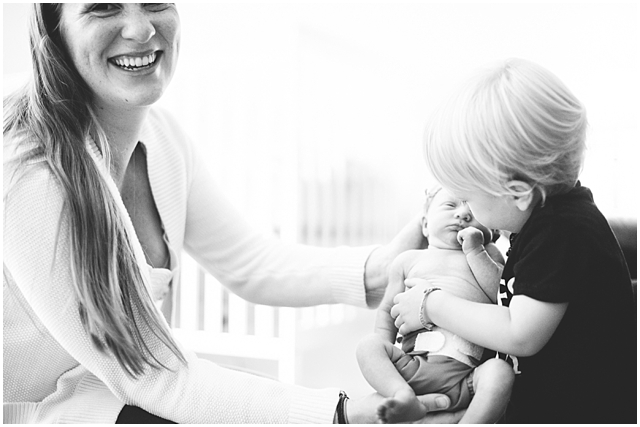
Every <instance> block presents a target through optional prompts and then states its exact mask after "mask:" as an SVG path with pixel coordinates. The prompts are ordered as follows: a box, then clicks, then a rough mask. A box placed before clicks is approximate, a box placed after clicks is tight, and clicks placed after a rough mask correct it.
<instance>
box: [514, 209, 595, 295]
mask: <svg viewBox="0 0 640 427" xmlns="http://www.w3.org/2000/svg"><path fill="white" fill-rule="evenodd" d="M537 228H538V230H537V232H536V234H535V235H533V236H532V238H531V239H529V240H528V241H527V243H526V244H525V245H524V246H523V247H522V248H521V251H520V254H521V256H520V257H519V260H518V261H517V263H516V264H515V265H514V267H513V268H514V275H515V277H516V280H515V283H514V286H513V290H514V295H526V296H529V297H531V298H534V299H537V300H539V301H545V302H553V303H560V302H569V301H570V300H571V299H572V298H573V297H574V295H575V293H576V292H579V290H580V284H581V283H586V279H587V276H588V271H589V265H590V264H591V263H593V262H594V260H593V259H592V256H593V255H592V254H591V253H590V252H591V251H590V249H589V248H591V247H592V244H591V243H589V235H588V232H586V231H583V230H580V229H579V228H577V227H574V226H572V225H567V224H563V223H561V222H557V223H552V224H545V225H544V226H539V227H537Z"/></svg>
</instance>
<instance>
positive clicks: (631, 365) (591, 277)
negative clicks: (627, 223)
mask: <svg viewBox="0 0 640 427" xmlns="http://www.w3.org/2000/svg"><path fill="white" fill-rule="evenodd" d="M514 295H526V296H528V297H531V298H534V299H536V300H539V301H545V302H551V303H563V302H568V303H569V305H568V308H567V311H566V313H565V315H564V317H563V318H562V321H561V322H560V324H559V325H558V328H557V329H556V331H555V333H554V334H553V336H552V337H551V339H550V340H549V342H548V343H547V344H546V345H545V346H544V348H543V349H542V350H540V351H539V352H538V353H537V354H535V355H533V356H531V357H517V358H512V357H510V356H505V355H500V357H502V358H505V359H507V360H508V361H509V362H510V363H511V364H512V365H514V367H515V369H516V370H517V371H519V372H520V373H519V374H517V375H516V383H515V386H514V390H513V393H512V396H511V401H510V403H509V407H508V409H507V415H506V421H507V422H509V423H616V422H625V423H635V422H636V411H637V403H636V398H637V380H636V372H637V362H636V343H637V336H636V305H635V300H634V297H633V292H632V288H631V279H630V277H629V272H628V269H627V266H626V263H625V261H624V257H623V255H622V251H621V250H620V247H619V245H618V242H617V240H616V238H615V237H614V235H613V232H612V231H611V228H610V227H609V224H608V223H607V221H606V220H605V218H604V217H603V215H602V214H601V213H600V211H599V210H598V208H597V207H596V205H595V203H594V202H593V196H592V195H591V191H590V190H589V189H587V188H586V187H581V186H580V184H579V183H578V185H577V186H576V187H575V188H574V189H572V190H571V191H570V192H569V193H567V194H563V195H558V196H553V197H549V198H548V199H547V201H546V203H545V205H544V207H540V206H538V207H536V208H535V209H534V211H533V213H532V214H531V217H530V218H529V220H528V221H527V223H526V224H525V225H524V227H523V228H522V230H520V233H518V234H517V235H515V236H512V239H511V248H510V251H509V253H508V259H507V263H506V265H505V269H504V272H503V275H502V280H501V285H500V291H499V296H498V300H499V302H498V303H499V304H501V305H504V306H508V305H509V302H510V300H511V298H512V297H513V296H514ZM494 355H495V353H494Z"/></svg>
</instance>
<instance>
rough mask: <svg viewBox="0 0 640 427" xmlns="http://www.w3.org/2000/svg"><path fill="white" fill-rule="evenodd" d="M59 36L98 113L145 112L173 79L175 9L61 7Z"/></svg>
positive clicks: (176, 29) (142, 5)
mask: <svg viewBox="0 0 640 427" xmlns="http://www.w3.org/2000/svg"><path fill="white" fill-rule="evenodd" d="M60 33H61V36H62V39H63V42H64V44H65V46H66V48H67V50H68V52H69V56H70V58H71V60H72V62H73V65H74V66H75V67H76V69H77V71H78V73H79V74H80V76H81V77H82V78H83V80H84V82H85V83H86V84H87V86H88V88H89V90H90V91H91V92H92V95H93V101H94V102H95V104H96V105H98V106H100V108H117V109H120V110H121V109H122V108H123V107H126V108H129V107H134V108H135V107H147V106H149V105H151V104H153V103H154V102H156V101H157V100H158V99H159V98H160V97H161V96H162V94H163V93H164V91H165V89H166V87H167V85H168V84H169V82H170V80H171V78H172V76H173V72H174V70H175V66H176V62H177V59H178V51H179V45H180V19H179V16H178V13H177V10H176V8H175V5H171V4H151V3H118V4H108V5H107V4H104V5H102V4H101V5H100V6H95V5H94V4H70V3H65V4H64V5H63V6H62V9H61V16H60Z"/></svg>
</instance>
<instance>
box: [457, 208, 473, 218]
mask: <svg viewBox="0 0 640 427" xmlns="http://www.w3.org/2000/svg"><path fill="white" fill-rule="evenodd" d="M456 218H459V219H461V220H463V221H467V222H469V221H471V219H472V218H473V217H472V216H471V210H470V209H469V207H468V206H467V205H464V206H460V207H459V208H458V210H457V211H456Z"/></svg>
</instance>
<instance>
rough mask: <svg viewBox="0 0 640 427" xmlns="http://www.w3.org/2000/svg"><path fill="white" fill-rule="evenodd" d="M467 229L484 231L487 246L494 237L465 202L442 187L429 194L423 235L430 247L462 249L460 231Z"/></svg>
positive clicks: (424, 214) (423, 217)
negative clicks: (459, 240) (459, 237)
mask: <svg viewBox="0 0 640 427" xmlns="http://www.w3.org/2000/svg"><path fill="white" fill-rule="evenodd" d="M467 227H475V228H477V229H479V230H480V231H482V234H484V244H485V245H486V244H488V243H489V242H490V241H491V239H492V237H493V234H492V233H491V230H489V229H488V228H487V227H485V226H484V225H482V224H481V223H480V222H478V221H477V220H476V219H475V218H474V216H473V214H472V213H471V209H469V206H468V205H467V204H466V203H465V202H464V201H462V200H460V199H457V198H456V197H455V196H454V195H453V194H451V193H450V192H449V191H447V190H445V189H443V188H442V187H440V186H436V187H434V188H432V189H431V190H429V191H428V192H427V199H426V201H425V204H424V212H423V216H422V234H423V235H424V236H425V237H426V238H427V239H428V240H429V246H436V247H439V248H441V249H460V248H461V246H460V243H458V231H460V230H462V229H464V228H467Z"/></svg>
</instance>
